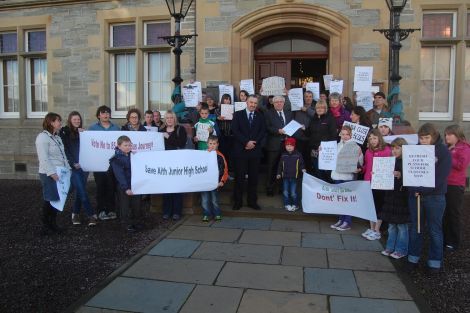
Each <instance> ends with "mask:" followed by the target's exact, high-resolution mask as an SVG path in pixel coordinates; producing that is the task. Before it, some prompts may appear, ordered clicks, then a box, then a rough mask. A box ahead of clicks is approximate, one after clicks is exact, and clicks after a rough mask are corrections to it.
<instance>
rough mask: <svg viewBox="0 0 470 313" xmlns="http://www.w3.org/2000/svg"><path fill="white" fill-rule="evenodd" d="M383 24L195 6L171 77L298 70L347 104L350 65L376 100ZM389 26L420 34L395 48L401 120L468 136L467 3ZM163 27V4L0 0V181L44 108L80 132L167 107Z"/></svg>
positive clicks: (294, 74)
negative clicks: (80, 125)
mask: <svg viewBox="0 0 470 313" xmlns="http://www.w3.org/2000/svg"><path fill="white" fill-rule="evenodd" d="M388 25H389V12H388V9H387V6H386V4H385V1H381V0H374V1H372V0H195V1H194V3H193V5H192V7H191V9H190V11H189V13H188V15H187V16H186V18H185V19H184V21H183V23H182V33H183V34H193V33H197V34H198V36H197V37H195V38H193V39H191V40H189V41H188V43H187V44H186V45H185V46H184V48H183V55H182V59H181V63H182V77H183V79H184V81H189V80H197V81H200V82H201V83H202V86H203V87H204V88H207V89H208V90H215V89H216V87H217V86H218V85H219V84H225V83H229V84H233V85H234V86H235V87H236V88H238V83H239V81H240V80H241V79H247V78H254V79H255V81H257V82H259V80H260V78H262V76H264V74H262V73H263V71H264V72H266V71H267V72H268V73H271V74H275V73H276V71H277V70H281V71H287V73H288V75H290V76H289V78H290V79H289V80H288V84H289V81H290V83H291V84H290V87H295V86H296V85H298V84H299V83H300V81H301V80H302V77H300V76H302V75H301V74H299V72H300V73H304V72H307V71H308V68H310V71H313V72H315V71H322V72H323V73H325V74H326V73H331V74H333V75H334V76H335V77H337V78H341V79H343V80H344V83H345V84H344V94H345V95H348V96H352V93H353V92H352V89H353V86H352V85H353V78H354V67H355V66H361V65H362V66H373V67H374V74H373V83H374V85H377V86H378V87H379V88H380V89H382V90H383V91H386V90H387V88H388V55H389V43H388V41H387V40H386V39H385V38H384V37H383V35H382V34H380V33H378V32H373V29H374V28H388ZM401 27H402V28H421V29H422V31H421V32H415V33H413V34H411V35H410V37H409V38H408V39H406V40H405V41H403V42H402V44H403V48H402V50H401V54H400V74H401V76H402V77H403V79H402V80H401V96H400V98H401V99H402V100H403V103H404V111H405V117H406V119H407V120H408V121H410V122H411V123H412V125H413V126H414V127H415V128H417V127H418V126H419V125H420V124H422V123H424V122H426V121H433V122H435V123H436V124H437V125H438V126H439V127H440V128H441V129H443V128H444V127H445V126H446V125H449V124H454V123H458V124H460V125H462V126H463V127H464V128H465V131H466V135H467V136H468V137H470V102H469V101H468V100H467V99H469V98H470V4H469V3H468V1H467V0H409V1H408V4H407V6H406V7H405V9H404V11H403V13H402V15H401ZM173 30H174V23H173V21H172V20H171V19H170V16H169V13H168V9H167V7H166V4H165V1H163V0H138V1H137V0H120V1H118V0H114V1H106V0H76V1H74V0H36V1H32V0H5V1H1V2H0V44H1V45H0V59H1V60H0V64H1V69H2V72H3V74H2V77H1V81H0V82H1V83H2V84H3V86H2V87H3V88H2V94H0V98H1V100H0V101H1V103H0V104H1V109H0V142H1V143H2V146H3V149H1V150H0V178H35V177H36V173H37V161H36V155H35V147H34V139H35V137H36V135H37V133H38V131H39V130H40V129H41V121H42V119H41V117H43V116H44V114H45V112H47V111H53V112H57V113H59V114H61V115H62V116H63V117H64V118H66V116H67V115H68V113H69V112H70V111H72V110H77V111H79V112H81V113H82V115H83V117H84V119H85V125H86V126H87V125H89V124H91V123H92V122H94V121H95V116H94V115H95V110H96V108H97V106H99V105H103V104H106V105H110V106H111V107H112V108H113V117H114V119H115V121H116V122H117V123H118V124H123V123H124V120H123V119H122V118H123V117H124V116H125V112H126V111H127V108H128V107H130V106H136V107H138V108H139V109H141V110H142V111H144V110H146V109H149V108H150V109H160V110H165V109H166V108H168V107H170V106H171V105H170V99H169V96H170V94H171V89H172V82H171V79H172V78H173V76H174V57H173V55H172V53H171V50H170V48H169V46H168V45H167V44H166V43H165V42H164V41H163V40H161V39H159V38H158V37H159V36H162V35H170V34H172V31H173ZM286 47H287V48H286ZM286 49H287V50H286ZM289 49H290V50H289ZM314 74H318V73H305V76H309V75H310V76H315V75H314Z"/></svg>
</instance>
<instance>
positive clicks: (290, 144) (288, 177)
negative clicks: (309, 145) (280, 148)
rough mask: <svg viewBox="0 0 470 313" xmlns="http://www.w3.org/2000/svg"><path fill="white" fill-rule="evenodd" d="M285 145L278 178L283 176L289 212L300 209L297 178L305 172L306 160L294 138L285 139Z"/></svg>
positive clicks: (286, 206) (285, 203) (284, 193)
mask: <svg viewBox="0 0 470 313" xmlns="http://www.w3.org/2000/svg"><path fill="white" fill-rule="evenodd" d="M284 145H285V146H286V151H285V152H284V153H283V154H282V155H281V158H280V160H279V165H278V169H277V179H281V178H282V190H283V191H282V195H283V198H284V208H285V209H286V210H287V211H289V212H294V211H297V210H298V209H299V206H298V199H297V179H298V178H299V177H300V173H301V172H305V168H304V160H303V158H302V155H301V154H300V153H299V152H298V151H297V150H295V139H294V138H287V139H286V140H285V141H284ZM289 194H290V195H289ZM291 199H292V201H291Z"/></svg>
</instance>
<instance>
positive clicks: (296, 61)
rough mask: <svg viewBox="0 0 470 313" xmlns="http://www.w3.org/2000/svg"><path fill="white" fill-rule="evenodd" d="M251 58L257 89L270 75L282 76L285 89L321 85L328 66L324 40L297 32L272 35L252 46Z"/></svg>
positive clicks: (326, 45)
mask: <svg viewBox="0 0 470 313" xmlns="http://www.w3.org/2000/svg"><path fill="white" fill-rule="evenodd" d="M254 58H255V86H256V89H257V90H259V88H260V86H261V83H262V80H263V78H265V77H270V76H281V77H284V78H285V80H286V85H287V88H288V89H290V88H296V87H302V86H303V84H304V83H305V82H320V85H321V86H322V85H323V79H322V77H323V75H325V74H327V67H328V41H327V40H325V39H323V38H319V37H316V36H312V35H308V34H302V33H298V32H287V33H285V34H278V35H273V36H269V37H266V38H263V39H261V40H258V41H257V42H256V43H255V44H254ZM322 89H323V88H322Z"/></svg>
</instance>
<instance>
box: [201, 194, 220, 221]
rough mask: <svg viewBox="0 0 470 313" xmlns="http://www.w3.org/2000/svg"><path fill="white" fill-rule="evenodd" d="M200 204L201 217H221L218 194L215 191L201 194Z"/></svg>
mask: <svg viewBox="0 0 470 313" xmlns="http://www.w3.org/2000/svg"><path fill="white" fill-rule="evenodd" d="M201 204H202V210H203V213H202V214H203V215H205V216H211V215H212V213H213V214H214V216H218V215H222V213H221V211H220V207H219V193H218V192H217V189H215V190H212V191H204V192H201Z"/></svg>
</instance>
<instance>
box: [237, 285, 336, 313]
mask: <svg viewBox="0 0 470 313" xmlns="http://www.w3.org/2000/svg"><path fill="white" fill-rule="evenodd" d="M254 312H256V313H294V312H295V313H328V307H327V299H326V296H322V295H313V294H300V293H289V292H277V291H266V290H250V289H249V290H247V291H246V292H245V294H244V295H243V298H242V302H241V303H240V308H239V309H238V313H254Z"/></svg>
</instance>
